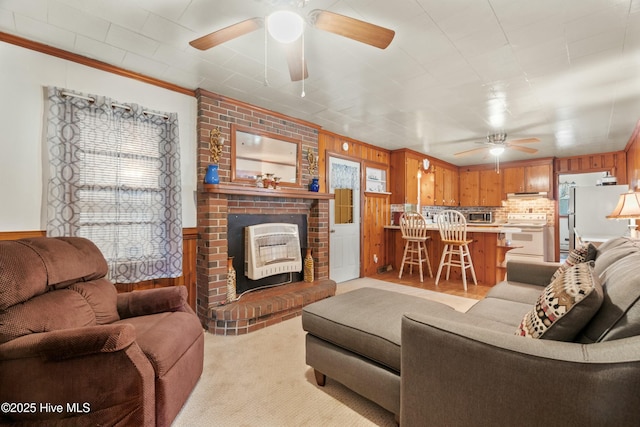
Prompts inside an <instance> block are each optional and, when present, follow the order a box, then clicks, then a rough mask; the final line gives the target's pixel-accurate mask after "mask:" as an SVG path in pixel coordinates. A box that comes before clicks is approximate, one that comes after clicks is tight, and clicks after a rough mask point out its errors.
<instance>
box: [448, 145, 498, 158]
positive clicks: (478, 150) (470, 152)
mask: <svg viewBox="0 0 640 427" xmlns="http://www.w3.org/2000/svg"><path fill="white" fill-rule="evenodd" d="M490 148H491V147H480V148H474V149H472V150H467V151H461V152H459V153H455V154H454V156H455V157H462V156H468V155H470V154H474V153H479V152H481V151H489V149H490Z"/></svg>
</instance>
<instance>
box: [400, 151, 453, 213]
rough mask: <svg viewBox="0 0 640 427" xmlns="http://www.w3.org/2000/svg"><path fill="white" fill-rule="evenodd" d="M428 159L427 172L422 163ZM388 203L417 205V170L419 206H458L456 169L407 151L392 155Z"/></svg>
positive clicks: (440, 161)
mask: <svg viewBox="0 0 640 427" xmlns="http://www.w3.org/2000/svg"><path fill="white" fill-rule="evenodd" d="M424 159H429V160H430V161H431V165H430V166H429V169H428V170H426V171H425V170H424V169H423V163H422V161H423V160H424ZM390 165H391V172H390V174H389V176H390V183H391V184H390V191H391V203H393V204H402V203H411V204H416V203H418V171H419V172H420V175H421V177H420V182H419V184H420V205H421V206H434V205H435V206H458V203H459V200H458V192H459V190H458V189H459V183H458V175H459V174H458V168H457V167H456V166H455V165H452V164H450V163H446V162H443V161H442V160H438V159H434V158H432V157H429V156H426V155H424V154H421V153H418V152H416V151H413V150H409V149H400V150H394V151H392V152H391V162H390Z"/></svg>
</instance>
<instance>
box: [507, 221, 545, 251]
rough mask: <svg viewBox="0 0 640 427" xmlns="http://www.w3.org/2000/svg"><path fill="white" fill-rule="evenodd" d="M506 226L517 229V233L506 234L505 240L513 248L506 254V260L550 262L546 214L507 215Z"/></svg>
mask: <svg viewBox="0 0 640 427" xmlns="http://www.w3.org/2000/svg"><path fill="white" fill-rule="evenodd" d="M506 225H507V226H512V227H515V228H519V229H520V231H519V232H512V233H506V236H505V237H506V239H507V241H508V242H509V243H510V244H511V246H515V248H514V249H512V250H510V251H509V252H507V256H506V259H507V261H509V260H518V261H537V262H543V261H550V260H551V259H550V256H549V254H548V253H547V252H548V249H547V248H548V246H547V234H548V233H547V215H546V214H533V213H527V214H508V215H507V223H506Z"/></svg>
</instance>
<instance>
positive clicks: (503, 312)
mask: <svg viewBox="0 0 640 427" xmlns="http://www.w3.org/2000/svg"><path fill="white" fill-rule="evenodd" d="M531 304H532V303H522V302H517V301H509V300H506V299H501V298H485V299H483V300H481V301H479V302H478V303H477V304H475V305H474V306H473V307H471V308H470V309H469V310H468V311H467V314H471V315H474V316H476V317H481V318H483V319H489V320H492V321H494V322H497V323H496V325H504V328H501V331H503V332H506V333H509V334H513V331H515V328H517V327H518V325H519V324H520V322H521V321H522V318H523V317H524V315H525V314H526V313H527V312H529V310H531Z"/></svg>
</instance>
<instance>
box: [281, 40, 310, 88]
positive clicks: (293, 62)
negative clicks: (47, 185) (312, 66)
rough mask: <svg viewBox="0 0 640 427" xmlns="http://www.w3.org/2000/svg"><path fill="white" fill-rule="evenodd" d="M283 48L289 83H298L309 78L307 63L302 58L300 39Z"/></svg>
mask: <svg viewBox="0 0 640 427" xmlns="http://www.w3.org/2000/svg"><path fill="white" fill-rule="evenodd" d="M285 46H286V52H287V63H288V64H289V75H290V76H291V81H293V82H298V81H300V80H303V79H306V78H307V77H309V72H308V70H307V62H306V61H305V60H304V59H303V58H302V38H298V40H297V41H295V42H293V43H288V44H286V45H285Z"/></svg>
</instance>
